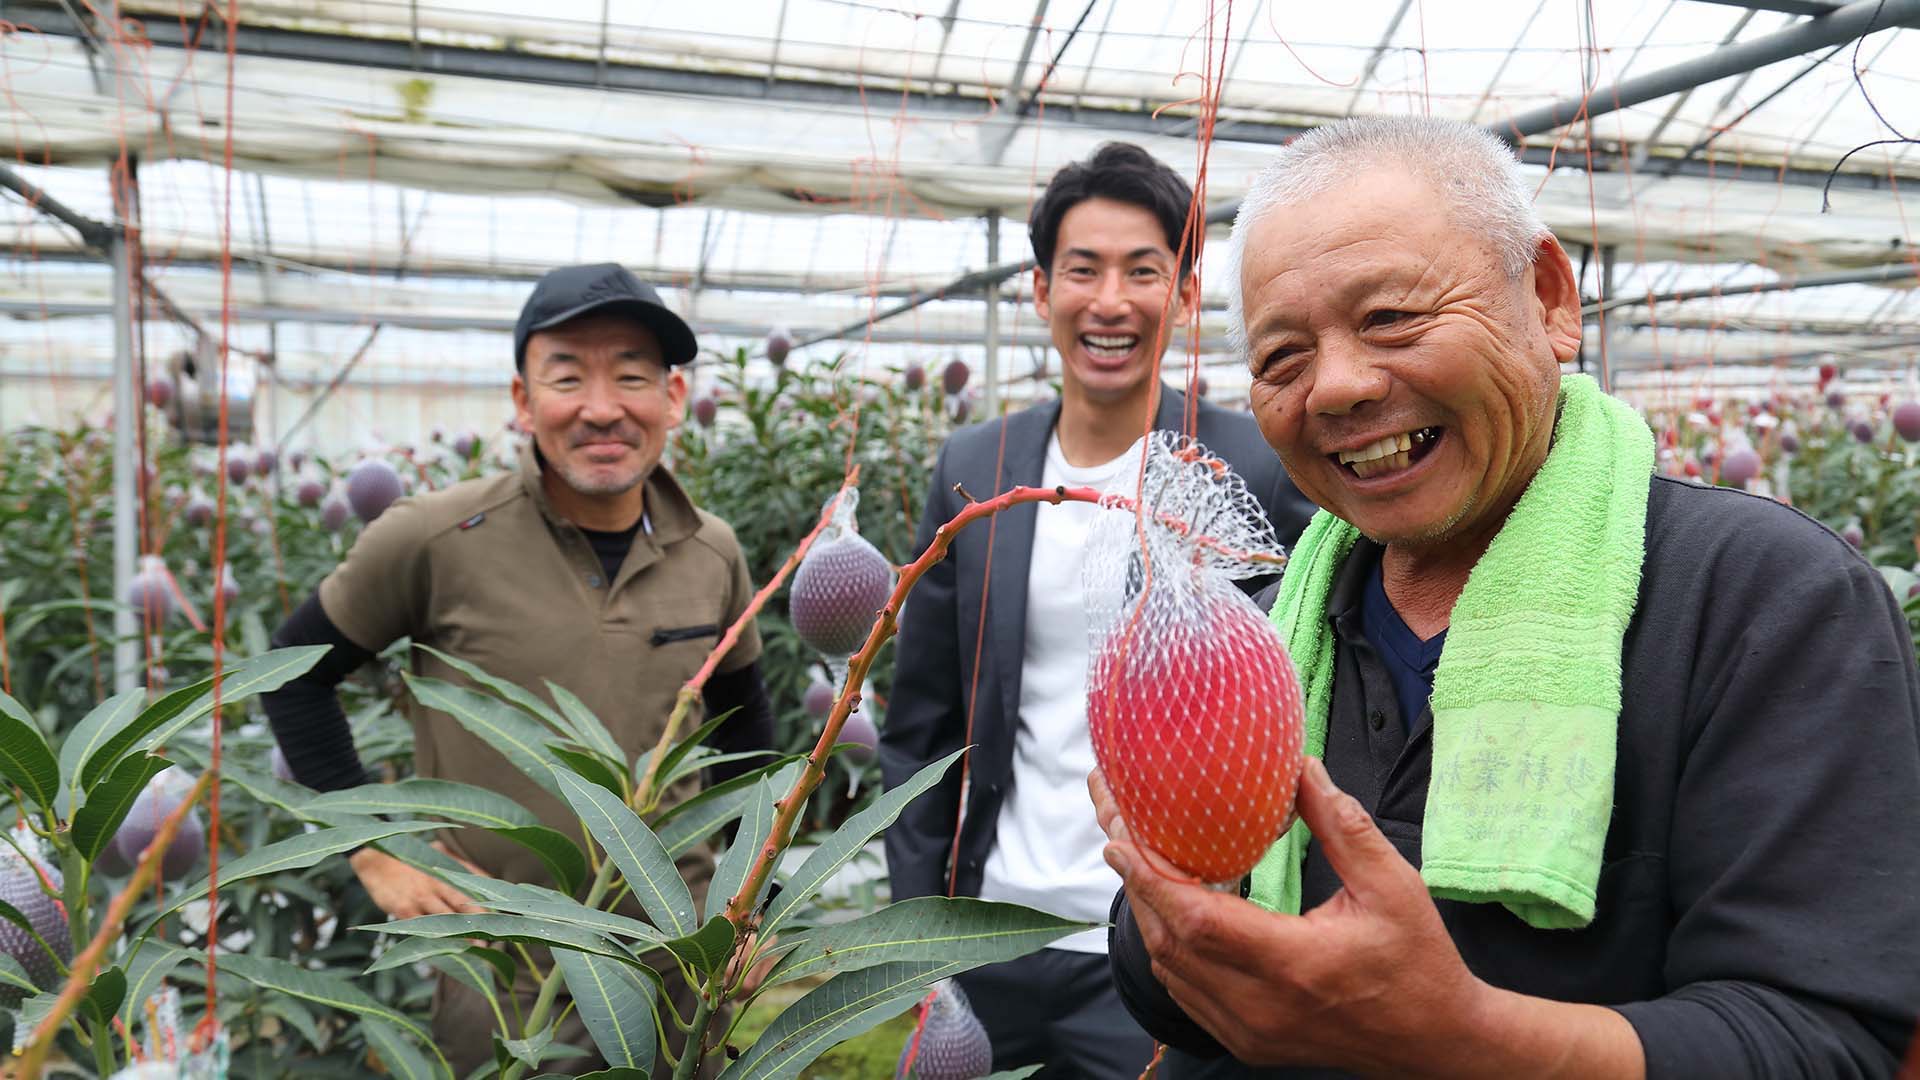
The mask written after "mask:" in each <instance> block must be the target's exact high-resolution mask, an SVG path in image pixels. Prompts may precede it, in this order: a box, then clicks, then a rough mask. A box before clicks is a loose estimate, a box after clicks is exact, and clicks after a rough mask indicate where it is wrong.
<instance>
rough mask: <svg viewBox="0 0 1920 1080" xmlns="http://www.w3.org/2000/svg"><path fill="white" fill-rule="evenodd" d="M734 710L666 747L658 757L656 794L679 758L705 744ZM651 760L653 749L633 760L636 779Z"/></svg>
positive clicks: (642, 773)
mask: <svg viewBox="0 0 1920 1080" xmlns="http://www.w3.org/2000/svg"><path fill="white" fill-rule="evenodd" d="M736 711H738V710H735V709H728V710H727V711H726V712H723V713H721V714H720V715H719V716H715V717H712V718H710V719H709V720H707V722H706V723H704V724H701V725H700V726H699V727H697V728H695V729H694V731H693V734H691V735H688V736H687V737H686V738H684V739H681V740H680V741H679V742H677V743H674V744H673V745H672V746H670V747H668V748H667V752H666V754H665V756H663V757H661V759H660V769H659V772H658V773H656V774H655V776H656V778H655V780H654V791H655V793H656V794H658V793H659V792H661V791H665V790H666V787H667V781H666V777H668V776H671V775H673V770H674V769H675V768H677V767H679V764H680V759H681V758H684V757H686V756H687V755H688V754H691V753H693V752H694V751H695V750H697V749H699V748H700V747H701V746H703V745H705V743H706V741H707V738H708V736H710V735H712V734H713V733H714V732H716V731H718V730H720V725H721V724H724V723H726V722H727V717H729V716H731V715H733V714H734V713H735V712H736ZM651 760H653V751H652V750H648V751H647V752H646V753H643V754H641V755H640V760H638V761H636V762H634V765H633V777H634V779H635V780H636V781H638V780H639V779H640V777H642V776H645V775H646V773H647V762H649V761H651Z"/></svg>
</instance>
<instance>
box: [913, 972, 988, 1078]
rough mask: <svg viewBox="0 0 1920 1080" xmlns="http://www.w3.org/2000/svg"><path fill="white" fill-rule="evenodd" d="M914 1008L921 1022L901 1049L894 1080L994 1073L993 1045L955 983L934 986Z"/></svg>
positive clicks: (943, 982)
mask: <svg viewBox="0 0 1920 1080" xmlns="http://www.w3.org/2000/svg"><path fill="white" fill-rule="evenodd" d="M917 1008H918V1009H919V1010H920V1012H921V1014H922V1021H921V1023H920V1025H919V1027H918V1030H916V1031H915V1032H914V1034H912V1035H909V1036H907V1042H906V1045H905V1046H902V1047H901V1048H900V1060H899V1062H898V1063H896V1064H895V1065H894V1068H893V1075H894V1078H895V1080H909V1078H911V1080H977V1078H979V1077H982V1076H986V1075H987V1074H988V1073H991V1072H992V1071H993V1044H992V1043H991V1042H989V1041H988V1039H987V1029H986V1028H984V1027H982V1026H981V1024H980V1018H979V1017H977V1016H975V1015H973V1008H972V1006H970V1005H969V1004H968V1003H967V995H966V994H965V993H964V992H962V991H961V989H960V986H959V984H958V983H955V982H954V981H953V980H952V979H941V980H940V981H939V982H937V983H934V984H933V990H932V992H931V993H930V994H929V995H928V997H927V1000H925V1001H923V1002H921V1003H920V1005H919V1006H918V1007H917Z"/></svg>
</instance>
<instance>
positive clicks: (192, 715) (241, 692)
mask: <svg viewBox="0 0 1920 1080" xmlns="http://www.w3.org/2000/svg"><path fill="white" fill-rule="evenodd" d="M331 647H332V646H329V645H301V646H297V647H295V648H291V649H275V650H274V651H272V652H270V653H262V654H261V655H259V656H255V657H252V658H251V659H247V660H242V661H241V662H239V663H237V664H235V665H233V666H232V667H230V668H228V669H227V670H226V671H225V672H224V673H223V674H222V676H221V679H220V701H221V703H222V704H229V705H230V704H232V703H233V702H236V701H240V700H242V699H244V698H247V697H250V696H252V695H254V694H264V693H270V692H272V691H274V690H278V689H280V688H281V687H282V686H285V685H286V684H287V683H289V682H292V681H293V680H294V679H297V678H299V677H300V676H302V675H304V674H306V673H307V670H308V669H309V668H311V667H313V665H315V664H317V663H319V662H320V658H321V657H322V656H325V655H326V653H327V650H328V649H329V648H331ZM201 685H205V687H206V689H205V690H203V691H201V692H200V693H198V694H195V695H193V696H192V697H191V698H187V696H186V695H187V690H191V689H195V688H197V687H199V686H201ZM187 690H178V691H175V692H174V693H171V694H168V695H167V696H166V697H163V698H161V699H160V700H159V701H156V702H154V703H153V704H152V705H149V706H147V708H146V709H145V710H144V711H142V712H141V713H140V715H138V716H136V717H134V718H133V720H132V721H131V722H130V723H128V724H126V725H125V726H124V727H121V728H120V729H119V730H117V731H113V732H110V733H108V732H103V733H102V738H101V739H100V740H99V744H98V745H97V746H96V747H95V748H94V749H93V752H92V753H91V754H88V755H87V756H86V764H84V765H82V766H81V767H80V786H81V787H82V788H91V787H93V785H94V784H95V783H97V782H99V780H100V778H101V777H102V776H104V775H106V773H107V772H108V770H110V769H112V768H113V766H114V765H115V764H117V763H118V762H119V760H120V758H121V757H122V756H124V755H125V754H126V753H127V752H128V751H130V750H152V749H153V748H154V747H156V746H159V745H160V744H162V743H164V742H166V741H167V740H168V739H171V738H173V736H174V735H175V733H177V732H179V731H181V730H182V729H184V728H186V727H187V725H189V724H192V723H194V722H195V721H197V720H199V719H201V718H202V717H205V716H206V715H208V714H209V713H211V712H213V680H212V679H211V678H209V679H206V680H204V682H203V683H196V684H194V686H193V687H188V688H187ZM183 698H185V699H186V700H182V699H183Z"/></svg>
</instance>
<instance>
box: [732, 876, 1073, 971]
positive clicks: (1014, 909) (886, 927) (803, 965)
mask: <svg viewBox="0 0 1920 1080" xmlns="http://www.w3.org/2000/svg"><path fill="white" fill-rule="evenodd" d="M1094 925H1095V924H1092V923H1083V922H1075V921H1073V920H1072V919H1062V918H1060V917H1059V916H1057V915H1048V914H1046V913H1045V912H1040V911H1035V910H1033V909H1032V908H1027V907H1022V906H1020V905H1019V904H1003V903H996V902H994V901H991V900H975V899H971V898H967V897H961V898H958V899H948V898H947V897H944V896H919V897H915V898H913V899H911V900H902V901H900V902H899V903H897V904H891V905H888V906H887V907H883V908H881V909H880V910H878V911H875V912H872V913H870V914H867V915H863V916H861V917H860V918H857V919H854V920H852V921H850V922H843V923H833V924H831V925H828V926H822V927H818V928H815V929H812V930H808V931H806V932H804V933H802V934H800V935H799V938H798V941H797V943H796V944H795V945H794V947H793V951H791V952H789V953H787V955H786V956H784V957H782V958H781V960H780V962H779V963H778V964H776V965H774V968H773V970H772V971H771V972H768V974H767V982H766V985H768V986H772V985H773V984H775V983H782V982H787V981H790V980H792V979H804V978H806V977H808V976H811V975H829V974H834V973H837V972H841V971H857V970H859V969H860V968H866V967H874V966H876V965H879V964H886V963H892V962H894V961H901V960H956V961H959V960H969V961H972V962H973V963H974V964H994V963H1000V962H1001V961H1005V960H1013V959H1016V958H1018V957H1022V956H1025V955H1027V954H1028V953H1030V952H1033V951H1034V950H1035V949H1038V948H1041V947H1043V946H1045V945H1046V944H1047V943H1049V942H1052V941H1056V940H1058V939H1060V938H1063V937H1065V936H1067V935H1068V934H1076V933H1079V932H1080V931H1082V930H1089V929H1092V928H1093V926H1094ZM787 940H788V939H787V938H786V937H782V938H781V943H782V944H785V943H786V942H787Z"/></svg>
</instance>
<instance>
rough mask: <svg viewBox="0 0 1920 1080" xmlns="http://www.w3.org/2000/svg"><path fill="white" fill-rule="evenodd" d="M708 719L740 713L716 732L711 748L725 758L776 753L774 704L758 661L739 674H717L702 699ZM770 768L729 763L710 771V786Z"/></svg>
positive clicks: (758, 762)
mask: <svg viewBox="0 0 1920 1080" xmlns="http://www.w3.org/2000/svg"><path fill="white" fill-rule="evenodd" d="M700 700H701V702H702V703H703V704H704V705H705V706H706V710H707V715H708V716H719V715H720V714H721V713H723V712H726V711H727V710H729V709H737V710H739V711H737V712H735V713H734V714H733V715H732V716H730V717H728V718H727V720H726V722H725V723H723V724H721V725H720V726H719V727H718V728H715V729H714V732H713V734H712V735H710V736H708V738H707V745H708V746H711V747H713V748H714V749H715V750H718V751H720V752H721V753H723V754H738V753H743V752H745V751H748V750H771V749H773V703H772V702H771V701H769V700H767V684H766V680H765V679H763V678H762V677H761V674H760V661H758V660H755V661H754V662H753V663H751V664H748V665H747V666H746V667H743V668H741V669H739V670H738V671H727V672H719V673H716V674H715V675H714V676H713V677H712V678H710V679H708V680H707V687H706V690H705V692H704V693H702V694H701V696H700ZM764 764H766V760H765V759H764V758H749V759H746V760H743V761H729V762H725V763H723V764H720V765H716V766H714V767H713V768H711V769H708V770H707V782H708V783H709V784H718V783H722V782H724V781H727V780H731V779H733V778H734V777H736V776H739V775H740V774H742V773H744V772H748V771H750V770H752V769H756V768H759V767H760V766H762V765H764Z"/></svg>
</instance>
